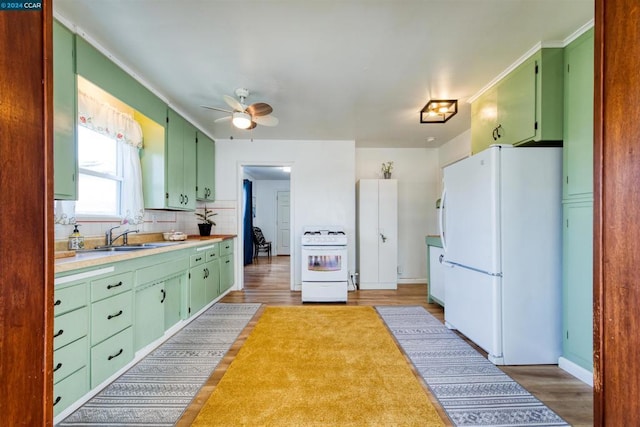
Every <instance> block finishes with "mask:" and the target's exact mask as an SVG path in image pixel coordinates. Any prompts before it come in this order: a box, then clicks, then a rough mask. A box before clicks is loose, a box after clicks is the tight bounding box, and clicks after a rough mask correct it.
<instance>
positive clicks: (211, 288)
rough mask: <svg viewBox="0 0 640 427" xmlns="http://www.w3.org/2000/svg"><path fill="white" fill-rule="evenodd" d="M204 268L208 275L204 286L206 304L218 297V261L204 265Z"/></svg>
mask: <svg viewBox="0 0 640 427" xmlns="http://www.w3.org/2000/svg"><path fill="white" fill-rule="evenodd" d="M205 268H206V269H207V273H208V274H207V280H206V284H205V287H206V289H205V294H206V300H207V304H208V303H210V302H211V301H213V300H214V299H216V298H218V295H220V260H219V259H216V260H214V261H209V262H208V263H206V264H205Z"/></svg>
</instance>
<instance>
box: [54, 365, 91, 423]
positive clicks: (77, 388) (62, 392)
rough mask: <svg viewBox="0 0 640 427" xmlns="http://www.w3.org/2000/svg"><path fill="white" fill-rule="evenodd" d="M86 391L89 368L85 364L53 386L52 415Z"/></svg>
mask: <svg viewBox="0 0 640 427" xmlns="http://www.w3.org/2000/svg"><path fill="white" fill-rule="evenodd" d="M88 391H89V370H88V368H87V367H86V366H85V367H83V368H82V369H80V370H79V371H76V372H74V373H73V374H72V375H70V376H68V377H67V378H65V379H63V380H62V381H60V382H59V383H57V384H56V385H54V386H53V415H54V416H56V415H58V414H59V413H60V412H62V411H63V410H64V409H66V408H67V407H68V406H69V405H71V404H72V403H73V402H75V401H76V400H78V399H80V398H81V397H82V396H84V395H85V394H86V393H87V392H88Z"/></svg>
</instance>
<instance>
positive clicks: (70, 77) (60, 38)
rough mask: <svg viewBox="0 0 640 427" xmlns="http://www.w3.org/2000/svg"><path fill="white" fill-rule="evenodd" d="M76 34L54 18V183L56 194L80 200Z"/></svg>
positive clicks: (60, 196) (57, 196) (58, 197)
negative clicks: (78, 195) (78, 180)
mask: <svg viewBox="0 0 640 427" xmlns="http://www.w3.org/2000/svg"><path fill="white" fill-rule="evenodd" d="M76 97H77V86H76V70H75V37H74V35H73V33H72V32H71V31H69V30H68V29H67V28H66V27H64V26H63V25H62V24H60V23H59V22H58V21H56V20H54V21H53V174H54V177H53V187H54V198H55V199H58V200H76V199H77V198H78V197H77V194H78V182H77V179H76V178H77V176H78V162H77V158H78V154H77V139H76V138H77V135H76V121H77V120H76Z"/></svg>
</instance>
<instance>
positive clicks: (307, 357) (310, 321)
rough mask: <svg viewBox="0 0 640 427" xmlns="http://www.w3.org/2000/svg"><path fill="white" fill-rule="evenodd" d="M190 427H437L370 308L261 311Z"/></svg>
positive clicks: (430, 407) (437, 419)
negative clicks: (269, 426)
mask: <svg viewBox="0 0 640 427" xmlns="http://www.w3.org/2000/svg"><path fill="white" fill-rule="evenodd" d="M193 425H194V426H219V425H222V426H236V425H251V426H256V425H258V426H265V425H271V426H349V425H351V426H365V425H369V426H409V425H412V426H418V425H419V426H441V425H444V424H443V423H442V420H441V419H440V417H439V416H438V414H437V412H436V409H435V408H434V406H433V405H432V403H431V402H430V400H429V397H428V396H427V394H426V392H425V391H424V389H423V388H422V386H421V384H420V383H419V381H418V379H416V377H415V375H414V374H413V372H412V371H411V368H410V366H409V365H408V363H407V361H406V359H405V358H404V356H403V354H402V353H401V352H400V350H399V349H398V347H397V346H396V344H395V342H394V340H393V338H392V337H391V336H390V334H389V332H388V331H387V329H386V327H385V325H384V324H383V323H382V321H381V320H380V318H379V317H378V315H377V313H376V312H375V310H374V309H373V308H372V307H354V306H340V307H339V306H303V307H267V308H266V309H265V311H264V313H263V314H262V316H261V317H260V319H259V320H258V322H257V324H256V326H255V328H254V330H253V331H252V332H251V334H250V335H249V337H248V338H247V341H246V342H245V344H244V345H243V346H242V348H241V349H240V351H239V352H238V355H237V356H236V358H235V359H234V360H233V362H232V363H231V365H230V366H229V368H228V370H227V372H226V373H225V374H224V376H223V377H222V379H221V380H220V382H219V383H218V385H217V386H216V388H215V390H214V391H213V393H212V394H211V396H210V397H209V399H208V400H207V402H206V403H205V405H204V407H203V408H202V410H201V411H200V413H199V414H198V417H197V418H196V420H195V421H194V423H193Z"/></svg>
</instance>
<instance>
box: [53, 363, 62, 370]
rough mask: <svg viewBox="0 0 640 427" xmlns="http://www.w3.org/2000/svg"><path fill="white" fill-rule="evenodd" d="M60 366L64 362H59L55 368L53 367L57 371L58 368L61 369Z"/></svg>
mask: <svg viewBox="0 0 640 427" xmlns="http://www.w3.org/2000/svg"><path fill="white" fill-rule="evenodd" d="M60 368H62V363H58V364H57V365H56V367H55V368H53V372H55V371H57V370H58V369H60Z"/></svg>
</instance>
